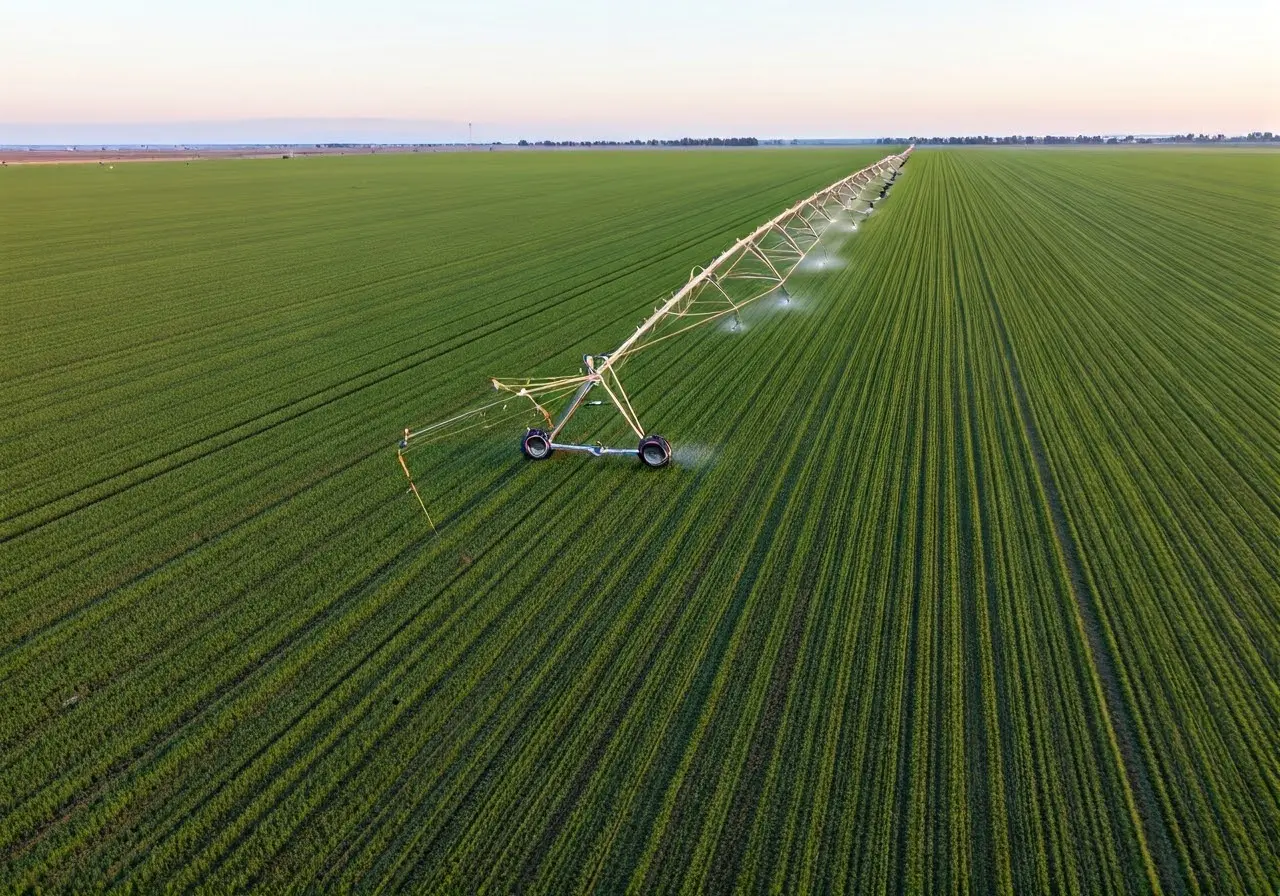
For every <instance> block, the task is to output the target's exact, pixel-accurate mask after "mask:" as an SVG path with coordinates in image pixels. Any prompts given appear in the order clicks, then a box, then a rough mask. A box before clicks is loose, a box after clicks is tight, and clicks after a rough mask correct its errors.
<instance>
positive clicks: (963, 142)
mask: <svg viewBox="0 0 1280 896" xmlns="http://www.w3.org/2000/svg"><path fill="white" fill-rule="evenodd" d="M1276 139H1277V138H1276V135H1274V134H1272V133H1271V132H1270V131H1253V132H1251V133H1249V134H1245V135H1243V136H1235V137H1228V136H1227V135H1225V134H1213V135H1210V134H1195V133H1190V132H1188V133H1186V134H1173V135H1171V136H1166V137H1135V136H1133V135H1132V134H1131V135H1129V136H1127V137H1102V136H1100V135H1097V134H1094V135H1093V136H1088V135H1086V134H1077V135H1076V136H1074V137H1057V136H1053V135H1052V134H1050V135H1046V136H1044V137H1024V136H1021V135H1014V136H1010V137H987V136H981V137H975V136H968V137H881V138H880V139H879V140H877V141H876V142H877V143H884V144H900V143H915V144H917V145H930V144H933V145H939V144H940V145H944V146H1003V145H1006V144H1023V145H1025V144H1034V143H1041V144H1045V145H1054V144H1064V143H1065V144H1089V143H1093V144H1101V145H1107V146H1118V145H1120V144H1125V143H1134V144H1137V143H1142V144H1147V143H1271V142H1273V141H1275V140H1276Z"/></svg>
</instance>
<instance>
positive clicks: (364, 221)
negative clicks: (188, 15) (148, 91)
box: [0, 148, 1280, 893]
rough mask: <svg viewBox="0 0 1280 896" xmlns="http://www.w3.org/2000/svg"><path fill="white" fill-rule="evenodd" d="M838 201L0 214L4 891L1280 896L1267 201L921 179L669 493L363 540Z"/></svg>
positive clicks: (708, 185)
mask: <svg viewBox="0 0 1280 896" xmlns="http://www.w3.org/2000/svg"><path fill="white" fill-rule="evenodd" d="M881 155H883V150H882V149H880V148H872V149H871V150H868V151H865V152H863V151H855V152H848V151H843V150H840V151H828V150H805V151H781V150H780V151H761V152H751V153H719V152H705V153H704V152H689V153H681V152H670V153H623V152H618V153H589V154H588V153H582V154H576V153H575V154H553V153H536V154H535V153H530V154H489V153H485V154H465V153H457V154H448V155H444V154H442V155H438V156H424V155H416V156H402V157H394V156H380V157H374V158H363V157H362V158H355V157H352V158H343V159H308V160H300V161H299V162H298V164H296V165H294V164H291V165H288V166H278V165H276V164H272V163H270V162H226V163H223V162H218V163H202V164H199V165H191V166H178V165H162V164H161V165H119V166H116V167H115V168H114V169H111V170H101V169H99V168H98V167H97V166H84V167H80V166H67V167H59V168H9V169H5V171H3V172H2V173H0V195H3V202H4V209H5V214H4V215H0V247H3V251H0V410H3V413H4V419H5V423H4V426H3V428H2V429H0V470H3V471H4V473H3V475H4V483H3V489H2V490H0V633H3V634H2V635H0V680H2V681H3V682H4V686H3V688H0V765H2V767H3V768H4V774H3V775H0V857H2V858H0V861H3V863H4V865H3V868H2V869H0V880H4V881H5V882H6V886H7V887H8V888H10V889H19V890H20V889H23V888H28V887H32V888H34V887H40V888H43V889H46V890H51V891H68V890H77V891H78V890H85V889H97V888H100V887H103V886H106V887H120V888H125V887H133V888H135V889H137V890H138V891H143V892H147V891H154V890H156V889H159V888H165V887H169V888H174V889H186V888H193V889H197V890H207V891H211V892H227V891H244V890H250V889H261V890H264V891H278V890H280V889H283V888H285V887H289V886H294V887H303V886H308V885H315V886H318V887H323V888H330V889H360V890H369V889H374V888H376V887H379V886H389V887H395V888H409V887H414V888H420V889H428V890H450V889H457V890H463V891H474V890H477V889H487V890H494V891H499V892H506V891H510V890H513V889H516V888H519V887H524V888H529V889H534V890H538V891H546V892H569V891H580V890H593V891H606V892H611V891H618V890H623V889H627V888H631V889H633V890H637V891H642V892H650V891H655V890H677V889H678V890H688V891H712V892H723V891H725V890H729V889H733V888H741V889H749V890H777V891H785V892H809V891H813V890H817V889H834V890H850V891H858V892H880V891H888V892H904V891H908V890H913V891H925V892H944V891H948V892H957V893H958V892H974V893H990V892H1004V893H1025V892H1036V891H1046V890H1059V891H1077V892H1122V891H1133V892H1140V891H1146V890H1150V889H1152V888H1155V887H1160V888H1163V889H1169V890H1187V891H1204V892H1229V891H1252V892H1270V891H1274V889H1275V887H1276V886H1277V884H1280V848H1278V846H1277V843H1280V840H1278V839H1277V837H1276V836H1275V834H1276V832H1277V831H1280V760H1277V757H1278V756H1280V735H1278V734H1277V732H1280V687H1278V685H1277V676H1276V669H1277V668H1280V643H1278V641H1280V639H1278V637H1277V632H1278V631H1280V561H1278V560H1277V558H1280V487H1278V486H1277V483H1280V454H1278V452H1277V448H1276V446H1277V445H1280V412H1278V408H1280V402H1277V401H1276V396H1277V395H1280V327H1278V325H1277V316H1276V307H1277V302H1278V301H1280V289H1278V288H1277V280H1276V275H1275V272H1276V271H1277V270H1278V269H1280V246H1278V245H1277V242H1276V240H1275V234H1276V232H1277V230H1278V229H1280V228H1278V225H1280V197H1277V195H1276V192H1275V191H1274V189H1272V188H1271V186H1269V185H1274V183H1275V182H1276V178H1277V176H1278V175H1280V164H1278V163H1280V156H1277V155H1274V154H1270V153H1261V152H1260V153H1248V154H1245V153H1230V154H1225V153H1223V154H1219V153H1215V152H1212V151H1209V152H1182V151H1150V152H1148V151H1141V150H1134V151H1123V152H1109V151H1069V150H1063V151H1042V150H1040V151H1014V150H1009V151H1005V150H1000V151H981V150H975V151H948V152H940V151H926V152H920V153H917V154H916V155H915V156H914V157H913V158H912V160H911V162H910V163H909V164H908V166H907V168H906V169H905V171H904V174H903V176H902V177H901V178H900V179H899V183H898V186H896V187H895V188H894V190H893V192H892V194H891V196H890V197H889V199H888V200H887V201H886V202H885V203H884V204H883V205H882V206H881V207H879V208H878V210H877V212H876V214H875V215H874V216H873V217H872V218H871V219H869V220H868V221H867V222H866V223H864V224H862V225H861V226H860V228H859V231H858V233H857V234H856V235H853V236H850V237H848V238H847V239H845V240H844V241H843V242H842V243H839V244H836V243H834V242H833V243H831V244H830V246H829V249H830V251H831V252H832V253H833V257H835V258H839V259H840V260H841V261H843V262H844V264H843V265H832V266H830V268H831V269H830V270H829V271H827V272H825V273H820V272H811V273H805V274H800V275H797V276H796V278H795V279H794V280H793V282H792V284H791V285H790V287H789V288H790V290H791V292H792V293H793V294H794V296H795V300H794V301H793V302H792V304H791V305H790V306H787V307H786V308H783V307H780V306H777V305H767V304H762V305H760V306H758V307H754V308H752V309H750V310H749V311H748V312H747V313H746V314H745V315H744V318H745V321H744V322H745V324H746V326H745V327H743V328H742V330H741V331H740V332H738V333H727V332H724V331H722V330H712V329H710V328H708V331H707V332H698V333H695V334H690V336H689V339H688V341H686V342H683V343H681V344H680V347H679V348H678V349H677V348H675V344H674V343H672V348H671V349H670V350H662V351H657V350H655V352H654V354H652V355H649V356H644V360H643V361H639V360H637V362H636V363H635V366H633V367H629V368H628V379H627V386H628V389H629V391H630V393H631V396H632V398H633V400H634V401H635V403H636V409H637V411H638V413H639V414H640V417H641V419H642V420H643V421H645V423H646V425H647V426H649V427H651V428H652V429H653V430H655V431H658V432H661V433H662V434H664V435H665V436H667V437H668V438H669V439H671V441H672V444H673V445H674V446H675V448H676V463H675V465H674V466H673V467H671V468H669V469H666V470H663V471H660V472H653V471H645V470H641V469H639V468H638V465H636V464H634V463H631V462H628V461H626V460H620V459H615V460H612V461H603V460H601V461H593V460H589V459H584V458H580V457H557V458H554V459H552V460H550V461H547V462H544V463H538V464H532V463H528V462H525V461H523V460H522V459H521V458H520V456H519V452H518V448H517V443H518V438H519V435H520V433H519V432H514V433H509V434H500V433H499V434H492V435H488V436H487V437H486V438H485V439H483V440H481V441H479V442H477V443H476V444H475V445H473V446H464V447H462V448H459V449H457V450H456V451H454V452H452V453H447V452H446V453H442V454H440V455H439V456H438V457H437V458H436V459H435V461H434V462H433V466H432V475H431V476H430V477H428V478H426V479H425V480H423V481H422V482H420V485H421V486H422V488H423V491H424V494H425V495H426V496H427V497H428V501H429V503H434V504H435V505H436V506H438V507H439V508H440V515H439V516H437V517H436V523H437V525H439V526H440V527H441V534H440V537H439V538H436V537H433V536H432V534H431V532H430V530H429V529H428V528H427V527H426V524H425V521H424V520H423V519H422V515H421V511H420V510H418V508H417V505H416V503H414V502H413V499H412V497H411V496H409V495H407V494H406V493H405V488H404V478H403V476H402V475H401V473H400V471H399V468H398V466H397V465H396V462H395V451H394V448H393V447H392V445H393V444H394V441H395V439H396V436H397V434H398V432H399V430H400V428H401V427H402V426H404V425H405V424H406V423H414V422H419V421H422V420H424V419H430V418H431V417H432V416H433V415H435V414H436V413H437V412H447V411H448V410H450V409H451V408H453V407H456V406H458V404H459V403H461V402H465V401H467V400H469V399H471V398H473V397H474V396H475V395H477V394H478V393H479V392H480V391H481V390H483V389H484V387H485V384H486V382H487V377H488V376H492V375H512V374H515V375H521V374H530V375H532V374H538V373H552V374H554V373H559V372H564V371H565V369H566V366H567V367H568V369H570V370H572V369H573V367H574V365H576V363H577V358H578V357H579V356H580V355H581V354H582V353H583V352H584V351H602V350H605V349H607V348H608V347H609V346H611V345H614V344H616V343H617V342H618V341H620V338H621V337H623V336H625V335H626V334H627V333H629V332H630V331H631V329H632V328H633V327H634V326H635V324H636V323H637V322H638V321H639V320H640V319H641V318H643V317H644V316H645V314H646V313H647V312H648V311H649V310H650V309H651V308H652V307H653V305H654V304H655V301H656V300H657V299H658V298H659V297H661V296H662V295H663V294H665V293H669V291H670V290H671V289H673V288H675V287H677V286H678V285H679V284H680V283H681V282H682V280H683V278H684V277H685V276H686V275H687V273H688V271H689V269H690V268H691V267H692V266H693V265H695V264H698V263H703V262H705V261H707V260H708V259H709V258H711V257H712V256H714V255H715V254H716V253H717V252H718V251H719V250H721V249H723V248H724V247H725V246H726V245H728V244H729V243H730V242H731V241H732V240H733V239H734V238H736V237H737V236H740V235H742V234H743V233H746V232H747V231H749V230H750V229H751V228H752V227H753V226H754V225H755V224H757V223H759V222H761V221H764V220H766V219H768V218H769V217H771V216H772V215H773V214H775V213H776V212H777V211H778V210H780V209H781V208H783V207H785V206H786V205H787V204H789V203H790V202H792V201H794V200H795V199H797V198H799V197H801V196H804V195H807V194H808V193H810V192H812V191H813V190H814V189H816V188H817V187H820V186H822V185H824V184H826V183H829V182H831V181H832V180H835V179H836V178H837V177H839V176H842V175H843V174H846V173H848V172H850V171H852V170H855V169H856V168H859V167H861V166H862V165H864V164H866V163H867V162H869V161H872V160H874V159H875V158H878V157H880V156H881ZM602 425H603V424H602Z"/></svg>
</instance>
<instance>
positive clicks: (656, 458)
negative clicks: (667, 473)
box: [638, 436, 671, 469]
mask: <svg viewBox="0 0 1280 896" xmlns="http://www.w3.org/2000/svg"><path fill="white" fill-rule="evenodd" d="M638 453H639V455H640V462H641V463H642V464H644V465H645V466H646V467H654V468H655V469H656V468H657V467H665V466H666V465H667V464H669V463H671V445H669V444H668V443H667V440H666V439H664V438H663V437H662V436H645V437H644V438H643V439H641V440H640V448H639V451H638Z"/></svg>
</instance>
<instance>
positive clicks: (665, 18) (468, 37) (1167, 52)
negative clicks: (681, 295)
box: [0, 0, 1280, 144]
mask: <svg viewBox="0 0 1280 896" xmlns="http://www.w3.org/2000/svg"><path fill="white" fill-rule="evenodd" d="M1277 47H1280V2H1275V0H1270V2H1264V0H1214V2H1199V3H1187V2H1181V0H1172V2H1166V0H1159V2H1158V0H1081V2H1071V3H1061V4H1045V3H1025V2H1024V3H1014V2H1009V0H964V2H961V0H917V2H915V3H907V4H902V5H899V6H894V5H891V4H885V5H883V6H878V5H872V4H866V3H857V2H850V0H641V2H634V3H628V4H606V3H603V2H598V0H597V2H588V0H551V2H544V3H519V2H513V0H474V2H468V0H448V2H439V0H425V2H423V0H340V2H339V0H306V2H304V0H218V2H216V3H201V4H198V5H196V4H190V3H182V2H172V0H169V2H160V0H113V2H103V0H92V2H89V0H58V2H56V3H53V2H50V3H43V2H38V0H37V2H27V0H13V2H7V0H6V2H4V3H3V6H2V7H0V144H5V143H35V142H98V141H103V142H134V141H136V142H162V141H165V142H182V141H191V142H195V141H203V142H215V141H216V140H219V139H225V140H243V141H249V140H255V141H257V140H260V141H273V140H298V141H301V140H308V139H330V140H336V139H342V137H343V136H344V135H349V136H351V138H352V139H421V140H465V139H466V122H467V121H472V122H474V123H475V137H476V139H477V140H478V141H481V140H515V139H519V138H521V137H524V138H527V139H530V140H537V139H544V138H554V139H571V138H577V139H583V138H593V137H599V138H630V137H673V136H682V135H703V134H706V135H711V134H717V135H738V134H741V135H754V136H760V137H770V136H814V137H824V136H825V137H834V136H849V137H874V136H881V135H890V134H893V135H903V136H906V135H911V134H984V133H985V134H1011V133H1021V134H1044V133H1055V134H1075V133H1081V132H1082V133H1090V134H1093V133H1103V134H1107V133H1118V132H1119V133H1136V134H1142V133H1171V132H1185V131H1188V130H1193V131H1196V132H1200V131H1204V132H1208V133H1217V132H1223V133H1227V134H1237V133H1244V132H1247V131H1250V130H1255V129H1258V130H1272V131H1280V99H1278V98H1280V62H1278V61H1277V59H1278V58H1280V56H1278V54H1277V51H1276V48H1277ZM264 119H270V121H265V120H264ZM354 119H361V120H362V121H353V120H354ZM380 135H381V136H380Z"/></svg>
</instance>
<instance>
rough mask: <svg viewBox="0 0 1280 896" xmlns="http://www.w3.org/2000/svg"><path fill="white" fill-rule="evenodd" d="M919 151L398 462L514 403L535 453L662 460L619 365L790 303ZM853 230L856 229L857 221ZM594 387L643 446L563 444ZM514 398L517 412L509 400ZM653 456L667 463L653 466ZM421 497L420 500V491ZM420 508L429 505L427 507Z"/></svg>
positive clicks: (821, 195) (800, 205) (767, 229)
mask: <svg viewBox="0 0 1280 896" xmlns="http://www.w3.org/2000/svg"><path fill="white" fill-rule="evenodd" d="M913 149H914V146H912V147H908V148H907V149H906V150H905V151H903V152H902V153H901V154H899V155H890V156H886V157H885V158H883V159H881V160H880V161H878V162H875V163H874V164H872V165H868V166H867V167H866V168H863V169H861V170H860V171H855V172H854V173H853V174H850V175H849V176H848V177H845V178H842V179H841V180H838V181H836V182H835V183H833V184H831V185H830V186H827V187H824V188H823V189H821V190H818V191H817V192H816V193H814V194H813V195H812V196H809V197H807V198H806V199H802V200H800V201H799V202H797V203H796V204H795V205H793V206H791V207H790V208H788V209H786V210H785V211H783V212H781V213H780V214H778V215H777V216H775V217H773V218H771V219H770V220H768V221H766V222H765V223H764V224H761V225H760V226H759V227H757V228H756V229H755V230H754V231H752V232H751V233H750V234H748V235H747V236H745V237H743V238H742V239H740V240H738V241H737V242H736V243H734V244H733V245H732V246H730V247H729V248H728V249H726V250H725V251H724V252H722V253H721V254H720V255H719V256H717V257H716V258H715V259H714V260H713V261H712V262H711V263H710V264H708V265H707V266H706V267H703V268H700V269H697V268H695V269H694V271H693V272H692V273H691V275H690V277H689V279H688V281H686V283H685V284H684V286H682V287H681V288H680V289H679V290H677V291H676V292H675V293H673V294H672V295H671V296H670V298H668V299H667V300H666V301H665V302H663V303H662V304H661V305H659V306H658V307H656V308H654V310H653V313H652V314H650V316H649V317H648V318H646V319H645V320H644V321H642V322H641V323H640V325H639V326H637V327H636V329H635V331H634V332H633V333H632V334H631V335H630V336H628V337H627V338H626V339H625V340H624V341H623V342H622V344H620V345H619V346H618V347H617V348H615V349H614V350H613V351H611V352H608V353H606V354H601V355H587V356H585V357H584V359H583V362H584V363H583V369H582V370H581V371H580V372H579V373H577V374H575V375H570V376H562V377H551V378H542V379H523V380H508V379H493V380H492V381H491V382H492V385H493V388H494V389H495V390H497V391H498V392H500V393H503V394H502V396H501V397H500V398H498V399H497V400H494V401H490V402H486V403H484V404H481V405H480V406H478V407H474V408H471V409H469V410H466V411H463V412H462V413H460V414H457V415H455V416H453V417H450V418H448V419H446V420H442V421H440V422H438V423H433V424H431V425H429V426H424V427H421V428H418V429H411V428H406V429H405V431H404V437H403V438H402V439H401V441H400V444H399V451H400V464H401V466H402V467H403V469H404V471H405V475H406V476H409V468H408V466H407V465H406V464H405V461H404V454H405V453H406V452H407V451H409V450H411V449H412V448H415V447H417V446H419V445H421V444H426V443H430V442H435V441H439V440H440V439H441V438H443V437H445V436H448V435H454V434H461V433H465V432H468V431H472V430H477V429H488V428H490V427H492V426H493V425H495V424H496V422H499V421H500V420H502V419H504V418H506V417H507V416H509V414H510V412H511V411H512V410H514V411H516V412H518V413H523V414H524V415H525V416H528V415H529V413H530V412H532V413H533V415H534V417H533V419H535V420H539V421H541V423H542V424H545V426H546V427H547V429H546V430H542V429H530V430H529V434H527V436H526V441H525V442H524V443H523V445H524V448H525V453H526V455H528V456H530V457H533V458H541V457H546V456H548V455H549V454H550V453H551V452H552V451H556V450H560V451H577V452H582V453H586V454H590V455H593V456H596V457H601V456H605V455H615V454H622V455H632V456H636V455H639V456H640V457H641V459H642V460H644V461H645V462H646V463H649V464H650V465H652V466H661V465H663V464H665V463H666V461H667V459H669V456H670V448H669V446H667V444H666V442H665V440H662V439H661V437H658V436H646V430H645V428H644V426H643V425H642V424H641V422H640V417H639V415H638V414H637V413H636V411H635V407H634V406H633V404H632V402H631V399H630V397H629V396H628V395H627V392H626V390H625V389H624V388H623V385H622V382H621V380H620V379H619V377H618V374H619V371H620V370H621V369H622V368H623V367H624V366H625V365H626V363H627V361H629V360H630V359H631V358H632V357H634V356H635V355H636V354H638V353H639V352H641V351H644V350H645V349H648V348H651V347H652V346H654V345H658V344H660V343H662V342H664V341H665V340H667V339H670V338H672V337H675V336H678V335H680V334H681V333H685V332H687V331H689V330H691V329H693V328H695V327H701V326H704V325H706V324H708V323H710V322H712V321H715V320H719V319H722V318H729V317H732V318H733V320H734V321H735V322H736V321H737V319H738V318H737V315H738V312H739V311H740V310H741V309H742V308H743V307H745V306H746V305H749V304H751V303H752V302H755V301H758V300H760V299H762V298H765V297H766V296H769V295H773V294H781V295H782V296H783V300H784V301H786V300H787V297H786V290H785V283H786V281H787V278H788V277H789V276H790V275H791V274H792V273H793V272H794V271H795V270H796V268H797V267H799V265H800V263H801V262H802V261H804V260H805V258H806V257H807V256H808V255H809V254H810V252H812V251H813V249H814V248H815V247H816V246H817V245H818V243H819V241H820V239H821V237H822V234H823V233H824V231H826V230H827V229H828V228H829V227H831V226H832V225H833V224H835V223H837V222H838V221H841V220H853V219H854V216H857V217H866V216H868V215H870V214H871V213H872V212H873V211H874V209H875V203H876V202H877V201H878V200H879V199H880V198H883V197H884V195H885V194H886V192H887V191H888V189H889V187H890V185H892V183H893V181H894V179H895V178H896V177H897V174H898V171H899V170H900V169H901V168H902V166H903V165H904V164H905V163H906V161H907V158H908V157H909V156H910V155H911V152H912V150H913ZM877 190H878V194H877V193H876V191H877ZM852 227H853V228H854V229H856V228H857V223H856V221H854V223H853V224H852ZM596 388H599V389H601V390H602V391H603V392H604V394H605V396H607V401H608V403H609V404H611V405H613V407H615V408H616V409H617V411H618V413H619V414H620V415H621V416H622V419H623V420H624V421H626V424H627V426H628V427H629V428H630V429H631V430H632V431H634V433H635V434H636V436H637V437H638V438H640V439H641V443H640V447H638V448H610V447H605V446H604V445H601V444H594V445H584V444H575V443H572V442H562V441H558V439H559V438H560V437H561V436H562V434H563V433H564V429H565V426H566V425H567V424H568V423H569V421H570V420H571V419H572V418H573V417H574V415H575V414H576V413H577V412H578V410H579V409H580V408H581V407H582V406H583V405H584V403H587V397H588V395H589V394H590V393H591V392H592V391H593V390H594V389H596ZM565 398H568V399H569V401H568V403H567V404H566V405H565V406H564V408H563V409H562V410H561V411H560V413H559V415H558V416H555V415H553V413H552V409H553V408H555V407H556V406H558V404H559V403H560V402H561V401H563V400H564V399H565ZM513 399H514V402H515V408H514V409H513V408H512V406H511V405H512V401H513ZM526 402H527V403H526ZM590 403H591V404H600V403H602V402H590ZM533 434H536V435H533ZM530 437H533V438H534V439H535V440H537V439H541V440H543V441H542V443H537V442H536V441H535V444H534V446H533V447H534V449H535V450H533V451H530V450H529V449H530V443H529V441H528V439H529V438H530ZM654 439H656V440H657V441H658V442H660V443H661V449H662V451H661V453H660V452H657V451H656V450H655V451H651V452H649V453H646V451H645V443H646V442H651V441H652V440H654ZM654 460H658V461H660V462H659V463H654V462H653V461H654ZM409 483H410V487H411V488H412V489H413V492H414V494H415V495H417V489H416V487H414V486H413V478H412V476H409ZM418 499H419V502H421V496H418ZM423 511H424V512H425V511H426V507H425V506H424V507H423Z"/></svg>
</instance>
